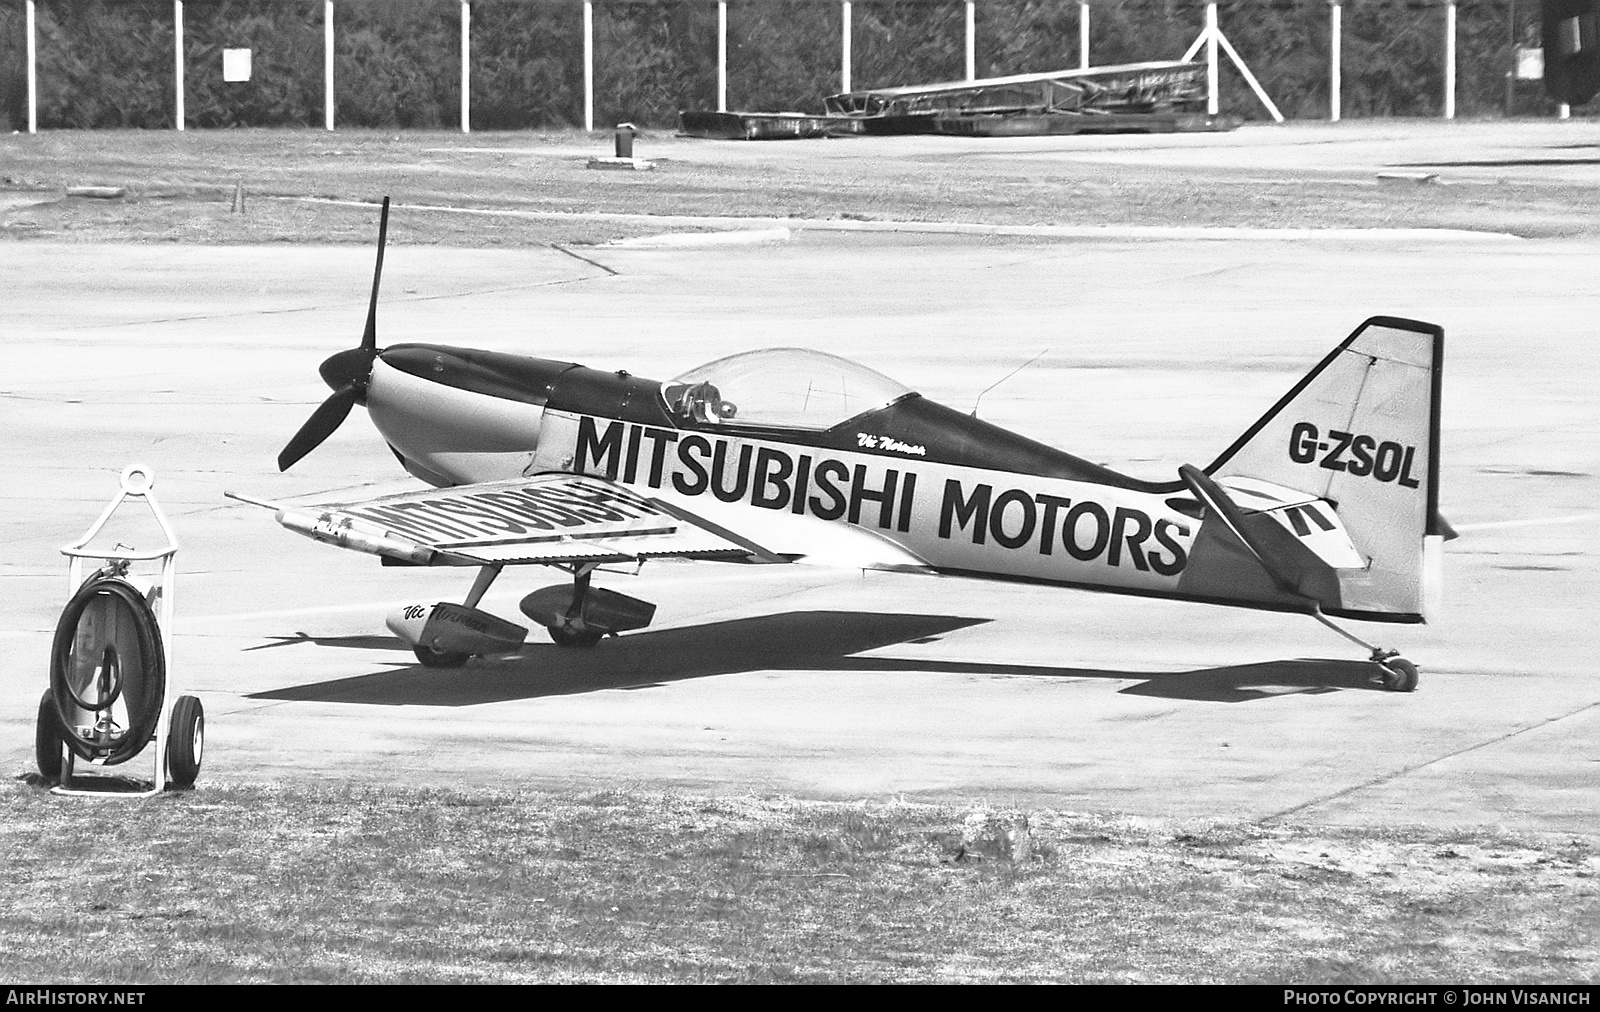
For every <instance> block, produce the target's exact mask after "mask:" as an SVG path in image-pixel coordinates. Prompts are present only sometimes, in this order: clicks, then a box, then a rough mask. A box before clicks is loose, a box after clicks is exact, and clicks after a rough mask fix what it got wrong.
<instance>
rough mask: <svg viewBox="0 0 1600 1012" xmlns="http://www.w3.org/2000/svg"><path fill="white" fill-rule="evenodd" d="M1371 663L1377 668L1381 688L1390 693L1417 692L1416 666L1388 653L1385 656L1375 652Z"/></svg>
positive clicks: (1394, 654) (1397, 655)
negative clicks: (1381, 684)
mask: <svg viewBox="0 0 1600 1012" xmlns="http://www.w3.org/2000/svg"><path fill="white" fill-rule="evenodd" d="M1372 662H1373V663H1374V664H1376V665H1377V666H1378V671H1379V673H1380V680H1381V681H1382V683H1383V687H1384V688H1385V689H1388V690H1389V691H1390V692H1415V691H1417V666H1416V665H1415V664H1412V663H1411V662H1410V661H1408V660H1406V659H1405V658H1404V657H1401V656H1400V655H1399V654H1396V653H1393V652H1390V653H1387V654H1384V653H1378V652H1375V653H1374V654H1373V657H1372Z"/></svg>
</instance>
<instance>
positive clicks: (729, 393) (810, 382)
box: [661, 348, 913, 431]
mask: <svg viewBox="0 0 1600 1012" xmlns="http://www.w3.org/2000/svg"><path fill="white" fill-rule="evenodd" d="M912 392H913V391H912V390H911V388H910V387H907V386H905V385H904V384H901V383H897V382H895V381H894V380H892V379H890V378H889V377H887V376H885V375H883V374H882V373H880V372H875V371H873V370H871V369H868V368H867V367H866V366H864V365H859V364H857V363H855V362H852V361H850V360H849V359H847V358H840V357H839V356H838V355H829V354H828V353H826V352H821V351H811V350H809V349H806V348H768V349H765V350H763V351H747V352H743V353H741V354H738V355H729V356H728V357H727V358H719V359H717V360H716V361H715V362H709V363H707V364H705V365H703V366H700V367H699V368H698V369H691V370H689V371H688V372H686V373H684V374H683V375H681V376H679V377H677V378H676V379H672V380H668V381H667V382H666V383H663V384H662V385H661V396H662V397H663V398H664V399H665V400H666V403H667V410H668V411H670V412H671V413H672V415H673V417H675V418H677V419H679V420H680V421H684V422H690V423H699V424H709V425H737V426H742V425H751V426H760V427H763V428H769V427H770V428H783V429H811V430H818V431H820V430H822V429H831V428H833V427H834V426H835V425H838V424H839V423H840V422H844V421H848V420H849V419H851V418H854V417H855V416H857V415H859V414H861V413H863V412H866V411H873V410H875V409H877V408H881V407H884V406H886V405H888V404H891V403H893V402H894V401H897V400H899V399H900V398H902V397H904V396H906V395H907V394H910V393H912Z"/></svg>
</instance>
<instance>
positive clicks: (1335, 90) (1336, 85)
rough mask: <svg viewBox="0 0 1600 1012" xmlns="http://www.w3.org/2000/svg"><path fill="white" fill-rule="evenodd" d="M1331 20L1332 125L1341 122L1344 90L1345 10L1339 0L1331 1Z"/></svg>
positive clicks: (1329, 61)
mask: <svg viewBox="0 0 1600 1012" xmlns="http://www.w3.org/2000/svg"><path fill="white" fill-rule="evenodd" d="M1328 10H1329V12H1330V13H1329V18H1330V20H1331V22H1332V25H1331V27H1330V29H1329V43H1328V47H1329V49H1330V50H1331V52H1330V53H1329V54H1328V65H1329V66H1328V120H1329V122H1332V123H1337V122H1339V112H1340V110H1339V100H1340V97H1341V94H1342V92H1343V89H1344V78H1343V70H1342V68H1341V67H1340V60H1341V59H1342V58H1343V53H1342V49H1343V44H1344V8H1343V7H1342V6H1340V2H1339V0H1329V3H1328Z"/></svg>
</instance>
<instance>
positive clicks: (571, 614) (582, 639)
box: [549, 562, 605, 647]
mask: <svg viewBox="0 0 1600 1012" xmlns="http://www.w3.org/2000/svg"><path fill="white" fill-rule="evenodd" d="M598 568H599V565H598V564H597V563H592V562H591V563H587V564H584V565H579V566H575V567H573V570H572V603H571V604H570V605H568V606H567V616H566V622H564V623H563V624H561V625H553V626H550V627H549V629H550V639H551V640H552V641H553V642H554V643H555V644H556V645H557V646H562V647H592V646H594V645H595V644H596V643H599V642H600V637H602V636H604V635H605V633H604V632H602V631H601V630H599V629H590V628H589V627H588V626H587V625H585V624H584V621H583V604H584V602H585V601H586V600H588V597H589V579H590V577H592V576H593V575H594V571H595V570H596V569H598Z"/></svg>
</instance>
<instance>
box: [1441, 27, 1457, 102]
mask: <svg viewBox="0 0 1600 1012" xmlns="http://www.w3.org/2000/svg"><path fill="white" fill-rule="evenodd" d="M1444 118H1445V119H1455V118H1456V5H1455V0H1450V3H1448V4H1446V5H1445V8H1444Z"/></svg>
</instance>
